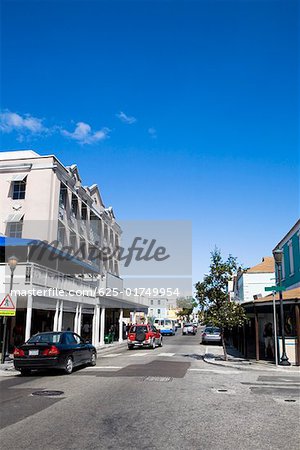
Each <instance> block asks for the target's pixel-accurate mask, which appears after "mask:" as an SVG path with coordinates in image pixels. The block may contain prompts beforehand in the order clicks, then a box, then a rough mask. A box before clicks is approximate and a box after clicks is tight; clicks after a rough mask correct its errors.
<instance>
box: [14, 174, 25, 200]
mask: <svg viewBox="0 0 300 450" xmlns="http://www.w3.org/2000/svg"><path fill="white" fill-rule="evenodd" d="M25 192H26V178H25V179H24V180H21V181H13V194H12V198H13V200H23V199H24V198H25Z"/></svg>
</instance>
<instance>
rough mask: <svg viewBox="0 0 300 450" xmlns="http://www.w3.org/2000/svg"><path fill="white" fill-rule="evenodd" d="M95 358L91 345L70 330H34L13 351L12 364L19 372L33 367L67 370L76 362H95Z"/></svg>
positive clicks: (33, 368)
mask: <svg viewBox="0 0 300 450" xmlns="http://www.w3.org/2000/svg"><path fill="white" fill-rule="evenodd" d="M96 359H97V351H96V349H95V347H94V346H93V345H91V344H90V343H89V342H88V341H85V340H84V339H82V337H80V336H79V335H78V334H76V333H73V332H72V331H53V332H46V333H37V334H35V335H34V336H32V337H31V338H30V339H29V340H28V341H27V342H25V344H23V345H21V346H19V347H18V348H15V351H14V366H15V369H16V370H19V371H20V372H21V374H22V375H26V374H29V373H30V371H31V370H36V369H61V370H63V371H64V372H65V373H66V374H70V373H72V371H73V368H74V367H76V366H81V365H83V364H90V365H91V366H95V365H96Z"/></svg>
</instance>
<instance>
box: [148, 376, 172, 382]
mask: <svg viewBox="0 0 300 450" xmlns="http://www.w3.org/2000/svg"><path fill="white" fill-rule="evenodd" d="M172 380H173V378H172V377H145V378H144V379H143V381H150V382H153V381H154V382H155V381H156V382H159V383H168V382H169V381H172Z"/></svg>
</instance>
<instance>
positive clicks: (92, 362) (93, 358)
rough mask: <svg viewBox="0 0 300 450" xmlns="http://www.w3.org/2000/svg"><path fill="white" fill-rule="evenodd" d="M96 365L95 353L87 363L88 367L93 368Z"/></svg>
mask: <svg viewBox="0 0 300 450" xmlns="http://www.w3.org/2000/svg"><path fill="white" fill-rule="evenodd" d="M96 364H97V354H96V353H95V352H93V353H92V355H91V359H90V361H89V365H90V366H95V365H96Z"/></svg>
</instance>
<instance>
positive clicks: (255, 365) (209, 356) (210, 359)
mask: <svg viewBox="0 0 300 450" xmlns="http://www.w3.org/2000/svg"><path fill="white" fill-rule="evenodd" d="M212 351H213V353H212V352H209V346H207V347H206V349H205V355H204V357H203V361H204V362H206V363H207V364H213V365H215V366H221V367H228V368H231V369H232V368H233V369H236V370H264V371H266V370H267V371H275V372H279V371H282V372H285V373H298V374H300V367H298V366H295V365H291V366H286V367H285V366H277V367H276V366H275V363H274V362H273V361H256V360H255V359H246V358H243V357H242V355H241V354H240V353H239V352H238V350H236V349H235V348H234V347H228V348H227V353H228V361H225V360H224V354H223V348H222V347H219V348H216V347H214V348H213V349H212Z"/></svg>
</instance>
